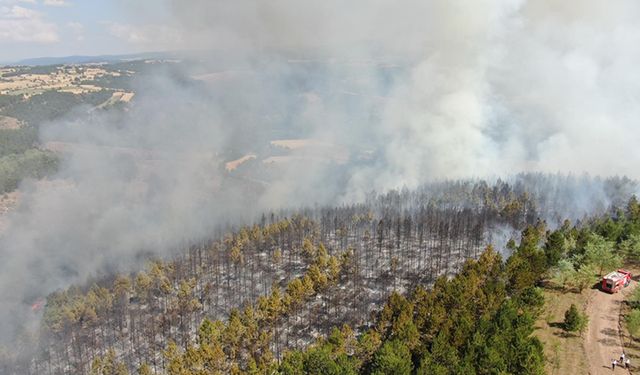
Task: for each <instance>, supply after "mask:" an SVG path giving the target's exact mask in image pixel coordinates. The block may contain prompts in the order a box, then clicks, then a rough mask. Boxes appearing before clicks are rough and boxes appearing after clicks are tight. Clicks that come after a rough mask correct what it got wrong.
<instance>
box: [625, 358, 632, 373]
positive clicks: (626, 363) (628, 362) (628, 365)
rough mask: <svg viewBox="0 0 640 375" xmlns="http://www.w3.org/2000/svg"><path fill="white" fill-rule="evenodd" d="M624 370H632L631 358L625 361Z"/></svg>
mask: <svg viewBox="0 0 640 375" xmlns="http://www.w3.org/2000/svg"><path fill="white" fill-rule="evenodd" d="M624 368H626V369H627V370H628V369H630V368H631V360H629V358H627V360H626V361H624Z"/></svg>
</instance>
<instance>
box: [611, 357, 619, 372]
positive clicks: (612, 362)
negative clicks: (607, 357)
mask: <svg viewBox="0 0 640 375" xmlns="http://www.w3.org/2000/svg"><path fill="white" fill-rule="evenodd" d="M617 364H618V360H617V359H614V360H613V361H611V370H613V371H615V370H616V365H617Z"/></svg>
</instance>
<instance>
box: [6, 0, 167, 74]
mask: <svg viewBox="0 0 640 375" xmlns="http://www.w3.org/2000/svg"><path fill="white" fill-rule="evenodd" d="M131 3H135V4H131ZM152 4H153V5H154V6H149V5H150V3H149V1H146V0H145V1H138V2H134V1H125V0H0V63H9V62H15V61H18V60H20V59H25V58H33V57H49V56H69V55H102V54H124V53H135V52H145V51H158V50H165V49H170V48H171V47H174V45H173V44H172V41H173V39H175V38H174V35H173V34H174V33H173V30H172V29H171V28H170V27H168V26H166V24H167V19H168V18H169V17H168V16H167V14H168V9H169V7H168V6H166V2H165V0H155V1H153V3H152Z"/></svg>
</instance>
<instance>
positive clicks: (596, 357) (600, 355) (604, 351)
mask: <svg viewBox="0 0 640 375" xmlns="http://www.w3.org/2000/svg"><path fill="white" fill-rule="evenodd" d="M637 284H638V283H637V282H635V281H632V282H631V285H629V286H628V287H627V288H625V289H624V290H623V291H622V292H620V293H616V294H608V293H604V292H601V291H600V290H596V289H592V290H590V291H589V293H590V295H589V302H588V305H587V314H588V315H589V327H588V328H587V332H586V338H585V342H584V345H585V351H586V353H587V358H588V361H589V374H592V375H596V374H612V373H616V374H628V371H627V370H625V369H624V368H622V367H620V368H617V367H616V370H615V372H612V371H611V360H612V359H614V358H616V359H618V360H619V359H620V354H621V353H622V343H621V342H620V332H619V317H620V308H621V306H622V301H623V300H624V299H625V298H626V296H627V295H629V293H631V291H632V290H633V288H635V287H636V286H637Z"/></svg>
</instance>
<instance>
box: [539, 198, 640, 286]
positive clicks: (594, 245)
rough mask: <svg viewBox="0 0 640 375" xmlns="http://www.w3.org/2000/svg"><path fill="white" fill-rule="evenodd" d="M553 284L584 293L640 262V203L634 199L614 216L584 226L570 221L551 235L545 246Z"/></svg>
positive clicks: (600, 218)
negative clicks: (606, 276) (622, 267)
mask: <svg viewBox="0 0 640 375" xmlns="http://www.w3.org/2000/svg"><path fill="white" fill-rule="evenodd" d="M545 256H546V262H547V265H548V266H549V267H551V268H550V270H549V281H550V282H552V283H553V284H555V285H556V286H557V287H560V288H563V289H575V290H578V291H582V290H583V289H585V288H587V287H591V286H592V285H593V284H594V283H596V282H597V281H598V279H599V277H601V276H603V275H604V274H606V273H609V272H611V271H614V270H616V269H617V268H619V267H621V266H622V265H623V264H624V263H628V262H633V263H637V262H639V261H640V203H639V202H638V200H637V198H636V197H635V196H633V197H632V198H631V199H630V200H629V201H628V203H627V204H626V207H620V208H619V209H616V210H614V211H613V212H612V214H611V215H607V216H600V217H595V218H591V219H590V220H587V221H585V222H584V223H583V225H582V226H580V227H577V226H574V227H571V226H570V224H569V223H568V222H566V223H565V224H564V225H563V226H561V227H560V228H558V229H557V230H555V231H553V232H552V233H550V235H549V241H548V243H547V245H546V246H545Z"/></svg>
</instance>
